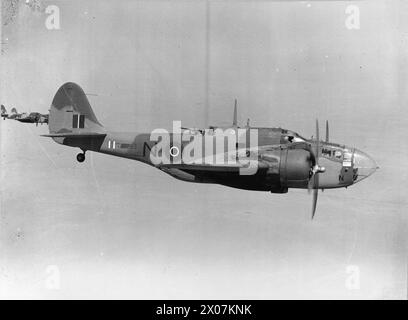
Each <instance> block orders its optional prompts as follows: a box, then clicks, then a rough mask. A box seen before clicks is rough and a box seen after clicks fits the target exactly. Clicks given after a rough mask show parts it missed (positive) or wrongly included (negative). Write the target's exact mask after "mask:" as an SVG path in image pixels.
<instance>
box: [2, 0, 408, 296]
mask: <svg viewBox="0 0 408 320" xmlns="http://www.w3.org/2000/svg"><path fill="white" fill-rule="evenodd" d="M11 2H12V3H14V4H16V3H18V1H10V0H3V1H2V33H1V35H2V37H1V38H2V44H3V45H2V52H3V53H2V55H1V65H0V66H1V74H0V81H1V83H0V89H1V91H0V102H1V103H2V104H4V105H6V107H8V108H9V109H10V108H11V106H16V107H17V109H18V110H19V111H20V110H21V111H40V112H43V113H46V112H47V110H48V108H49V105H50V103H51V101H52V98H53V95H54V94H55V92H56V91H57V89H58V87H59V86H60V85H61V84H63V83H64V82H66V81H74V82H77V83H78V84H79V85H81V86H82V87H83V88H84V90H85V92H87V93H89V94H92V95H90V96H89V99H90V102H91V105H92V106H93V109H94V112H95V113H96V115H97V117H98V119H99V121H100V122H101V123H103V124H104V125H105V126H106V127H108V128H109V129H112V130H117V131H146V132H150V131H151V130H152V129H154V128H158V127H164V128H171V125H172V121H173V120H181V121H182V124H183V125H186V126H204V125H206V124H229V123H231V121H232V109H233V101H234V99H235V98H237V99H238V105H239V121H240V122H241V123H245V121H246V119H247V118H251V123H252V124H253V125H261V126H282V127H285V128H288V129H292V130H295V131H297V132H299V133H300V134H301V135H304V136H307V137H309V136H311V135H312V134H313V131H314V119H315V118H319V119H320V120H321V123H322V124H323V121H324V120H325V119H328V120H329V121H330V124H331V133H330V136H331V139H332V140H333V141H335V142H339V143H344V144H346V145H350V146H355V147H358V148H359V149H361V150H364V151H365V152H367V153H368V154H370V155H371V156H372V157H373V158H374V159H375V160H376V161H377V163H378V164H379V166H380V167H381V169H380V170H379V171H377V172H376V173H375V174H374V175H373V176H372V177H370V178H369V179H367V180H366V181H363V182H361V183H359V184H357V185H355V186H352V187H350V188H349V189H347V190H326V191H325V192H324V193H321V194H320V195H319V203H318V209H317V214H316V218H315V219H314V221H313V222H311V221H310V211H311V201H312V199H311V196H309V195H308V194H307V192H306V191H305V190H290V191H289V193H288V194H283V195H279V194H278V195H276V194H270V193H267V192H250V191H242V190H236V189H230V188H227V187H222V186H217V185H199V184H188V183H185V182H181V181H178V180H175V179H174V178H172V177H170V176H167V175H165V174H164V173H162V172H160V171H158V170H155V169H153V168H151V167H148V166H146V165H143V164H141V163H138V162H134V161H131V160H126V159H120V158H114V157H109V156H107V155H100V154H92V153H88V157H87V161H86V162H85V163H83V164H79V163H77V162H76V159H75V155H76V154H77V153H78V151H79V150H76V149H73V148H69V147H63V146H60V145H57V144H56V143H54V142H53V141H51V140H47V139H46V138H42V137H39V135H40V134H44V133H46V132H47V130H48V128H47V126H39V127H38V128H37V127H35V126H31V125H23V124H21V123H17V122H14V121H0V134H1V136H0V142H1V145H0V148H1V149H0V151H1V162H0V164H1V166H0V170H1V171H0V174H1V176H0V192H1V193H0V196H1V202H0V297H37V298H40V297H44V298H73V297H80V298H90V297H103V298H163V299H165V298H261V299H262V298H323V297H327V298H400V299H405V298H406V297H407V259H406V253H407V236H406V234H407V218H406V212H407V200H406V194H407V191H408V190H407V189H408V188H407V183H408V175H407V172H408V171H407V166H406V162H407V158H408V157H407V156H408V152H407V148H406V142H405V138H406V136H407V130H408V129H407V117H408V108H407V106H408V90H407V89H406V84H407V83H408V69H407V68H408V37H407V36H408V20H407V19H406V16H407V14H408V3H407V2H406V1H385V0H384V1H358V2H342V1H327V2H325V1H316V2H314V1H299V2H297V1H290V2H273V1H266V2H262V1H242V2H239V3H237V2H233V1H210V2H209V4H207V3H206V2H204V1H146V2H144V1H124V0H123V1H115V2H113V1H100V0H98V1H96V0H95V1H30V2H29V3H28V5H27V4H25V1H20V4H19V5H17V6H14V7H10V3H11ZM36 4H38V7H37V6H36ZM49 5H57V6H58V8H59V11H60V29H59V30H48V29H47V28H46V25H45V21H46V18H47V14H46V13H45V8H46V7H47V6H49ZM349 5H356V6H358V9H359V13H360V29H358V30H349V29H348V28H347V27H346V24H345V21H346V19H347V17H348V15H347V14H346V8H347V7H348V6H349ZM207 9H208V10H207ZM206 122H208V123H206ZM322 132H324V130H323V126H322ZM56 275H59V279H60V282H59V286H58V287H59V289H57V290H54V289H53V288H54V287H55V286H54V287H53V285H52V283H55V282H52V281H54V280H55V279H56V278H55V276H56ZM356 276H358V277H357V278H359V283H358V284H359V288H354V290H352V288H350V285H349V284H350V281H354V280H355V279H356ZM50 279H51V280H52V281H51V280H50ZM350 279H351V280H350ZM50 281H51V282H50ZM50 283H51V285H50ZM353 283H354V284H355V282H353Z"/></svg>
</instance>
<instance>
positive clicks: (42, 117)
mask: <svg viewBox="0 0 408 320" xmlns="http://www.w3.org/2000/svg"><path fill="white" fill-rule="evenodd" d="M16 120H17V121H20V122H23V123H35V125H36V126H38V124H39V123H40V124H41V125H42V124H43V123H48V114H41V113H39V112H30V113H29V114H26V113H23V114H22V115H20V117H18V118H16Z"/></svg>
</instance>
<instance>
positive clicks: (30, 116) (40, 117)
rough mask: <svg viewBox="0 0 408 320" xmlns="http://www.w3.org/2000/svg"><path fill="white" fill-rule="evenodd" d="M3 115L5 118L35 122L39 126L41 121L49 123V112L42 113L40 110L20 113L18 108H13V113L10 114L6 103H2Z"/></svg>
mask: <svg viewBox="0 0 408 320" xmlns="http://www.w3.org/2000/svg"><path fill="white" fill-rule="evenodd" d="M1 117H2V118H3V120H6V119H10V120H17V121H19V122H24V123H35V124H36V125H37V126H38V124H39V123H40V124H43V123H48V114H41V113H39V112H31V113H18V111H17V109H16V108H12V109H11V113H10V114H8V112H7V109H6V107H5V106H4V105H1Z"/></svg>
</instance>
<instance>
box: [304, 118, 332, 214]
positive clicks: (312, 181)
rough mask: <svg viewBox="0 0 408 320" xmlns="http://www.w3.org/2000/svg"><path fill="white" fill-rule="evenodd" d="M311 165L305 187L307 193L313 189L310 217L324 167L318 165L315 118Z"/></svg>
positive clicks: (318, 139) (315, 203)
mask: <svg viewBox="0 0 408 320" xmlns="http://www.w3.org/2000/svg"><path fill="white" fill-rule="evenodd" d="M326 139H328V123H327V122H326ZM310 154H311V162H312V167H311V168H310V174H309V183H308V186H307V189H308V191H309V193H310V192H311V191H312V190H313V205H312V219H313V217H314V215H315V212H316V205H317V196H318V193H319V175H318V174H319V173H322V172H325V171H326V169H325V168H324V167H320V166H319V154H320V137H319V121H318V120H317V119H316V144H315V148H314V150H313V149H312V148H311V149H310Z"/></svg>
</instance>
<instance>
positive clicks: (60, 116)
mask: <svg viewBox="0 0 408 320" xmlns="http://www.w3.org/2000/svg"><path fill="white" fill-rule="evenodd" d="M48 122H49V123H48V125H49V130H50V133H51V134H55V133H76V134H82V133H103V132H105V130H104V128H103V126H102V125H101V124H100V122H99V121H98V119H97V118H96V116H95V114H94V112H93V110H92V108H91V105H90V104H89V101H88V98H87V96H86V94H85V93H84V91H83V90H82V89H81V87H80V86H79V85H77V84H75V83H72V82H67V83H65V84H63V85H62V86H61V87H60V88H59V89H58V91H57V93H56V94H55V97H54V100H53V101H52V105H51V109H50V115H49V120H48Z"/></svg>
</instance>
